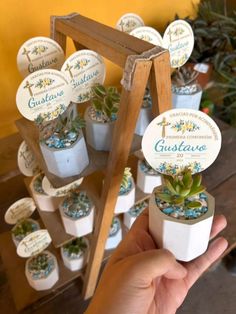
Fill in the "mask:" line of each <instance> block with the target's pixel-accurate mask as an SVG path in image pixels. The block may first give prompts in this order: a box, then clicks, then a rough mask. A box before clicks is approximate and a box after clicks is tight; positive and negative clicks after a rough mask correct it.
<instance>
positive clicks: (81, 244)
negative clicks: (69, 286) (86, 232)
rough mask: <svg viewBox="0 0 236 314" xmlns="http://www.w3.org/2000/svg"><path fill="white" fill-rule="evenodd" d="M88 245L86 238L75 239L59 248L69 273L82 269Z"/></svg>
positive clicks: (85, 261)
mask: <svg viewBox="0 0 236 314" xmlns="http://www.w3.org/2000/svg"><path fill="white" fill-rule="evenodd" d="M88 248H89V243H88V240H87V238H85V237H81V238H75V239H73V240H72V241H70V242H68V243H66V244H65V245H63V246H62V247H61V256H62V259H63V262H64V264H65V266H66V267H67V268H68V269H70V270H71V271H76V270H80V269H82V268H83V267H84V266H85V264H86V263H87V259H88Z"/></svg>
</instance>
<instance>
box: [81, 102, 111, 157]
mask: <svg viewBox="0 0 236 314" xmlns="http://www.w3.org/2000/svg"><path fill="white" fill-rule="evenodd" d="M89 110H90V107H88V108H87V109H86V111H85V115H84V119H85V121H86V127H85V131H86V142H87V143H88V144H89V145H90V146H92V147H93V148H94V149H96V150H103V151H110V149H111V142H112V135H113V129H114V126H115V121H112V122H106V123H102V122H97V121H94V120H92V119H91V118H90V116H89Z"/></svg>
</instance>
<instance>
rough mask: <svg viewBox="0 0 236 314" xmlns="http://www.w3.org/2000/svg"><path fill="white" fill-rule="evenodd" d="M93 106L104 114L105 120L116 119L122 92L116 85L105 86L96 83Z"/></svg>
mask: <svg viewBox="0 0 236 314" xmlns="http://www.w3.org/2000/svg"><path fill="white" fill-rule="evenodd" d="M91 103H92V106H93V108H94V110H95V111H96V112H97V113H99V114H100V115H102V116H103V117H104V119H105V121H112V120H115V119H116V115H117V112H118V106H119V103H120V93H119V92H118V90H117V88H116V87H114V86H109V87H105V86H103V85H102V84H96V85H94V86H93V87H92V99H91Z"/></svg>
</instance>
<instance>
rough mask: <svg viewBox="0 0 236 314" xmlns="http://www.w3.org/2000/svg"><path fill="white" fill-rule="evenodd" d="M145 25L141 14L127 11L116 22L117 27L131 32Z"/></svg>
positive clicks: (122, 30)
mask: <svg viewBox="0 0 236 314" xmlns="http://www.w3.org/2000/svg"><path fill="white" fill-rule="evenodd" d="M144 25H145V24H144V21H143V19H142V18H141V17H140V16H139V15H137V14H135V13H126V14H124V15H122V16H121V17H120V18H119V20H118V22H117V23H116V29H118V30H120V31H121V32H125V33H130V32H131V31H132V30H133V29H135V28H137V27H140V26H144Z"/></svg>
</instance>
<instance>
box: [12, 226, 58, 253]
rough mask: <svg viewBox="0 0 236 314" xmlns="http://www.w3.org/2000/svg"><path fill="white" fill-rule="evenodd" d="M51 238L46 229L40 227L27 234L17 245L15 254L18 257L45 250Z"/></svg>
mask: <svg viewBox="0 0 236 314" xmlns="http://www.w3.org/2000/svg"><path fill="white" fill-rule="evenodd" d="M51 242H52V239H51V237H50V235H49V233H48V231H47V230H46V229H40V230H37V231H34V232H32V233H30V234H29V235H27V236H26V237H25V238H24V239H23V240H21V242H20V243H19V245H18V246H17V254H18V255H19V256H20V257H30V256H34V255H37V254H39V253H41V252H42V251H43V250H45V249H46V248H47V247H48V246H49V244H50V243H51Z"/></svg>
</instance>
